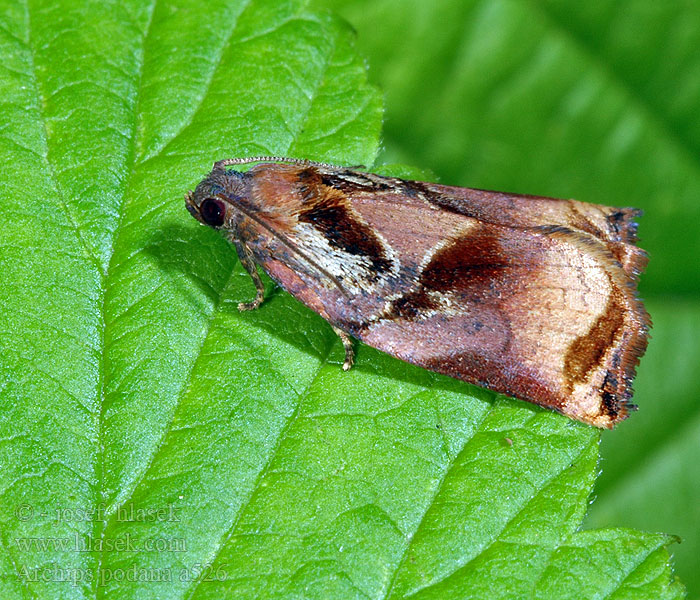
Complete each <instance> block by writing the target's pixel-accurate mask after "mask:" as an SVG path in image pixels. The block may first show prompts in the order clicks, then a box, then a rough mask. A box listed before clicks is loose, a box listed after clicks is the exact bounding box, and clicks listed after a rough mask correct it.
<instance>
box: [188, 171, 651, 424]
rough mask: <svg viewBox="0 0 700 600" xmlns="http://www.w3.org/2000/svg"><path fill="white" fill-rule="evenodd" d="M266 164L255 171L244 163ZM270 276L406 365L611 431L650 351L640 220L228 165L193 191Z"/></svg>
mask: <svg viewBox="0 0 700 600" xmlns="http://www.w3.org/2000/svg"><path fill="white" fill-rule="evenodd" d="M253 162H255V163H262V164H258V165H256V166H254V167H252V168H251V169H250V170H248V171H246V172H238V171H235V170H227V168H226V167H228V166H230V165H239V164H246V163H253ZM186 205H187V208H188V210H189V211H190V213H192V215H193V216H194V217H195V218H196V219H198V220H199V221H201V222H202V223H204V224H206V225H209V226H211V227H214V228H216V229H222V230H224V231H225V232H226V233H227V234H228V236H229V238H230V239H231V241H232V242H233V243H234V244H235V246H236V250H237V251H238V255H239V257H240V259H241V263H242V264H243V266H244V267H245V269H246V270H247V271H248V273H250V275H251V277H252V278H253V282H254V283H255V287H256V289H257V295H256V297H255V300H253V301H252V302H250V303H247V304H241V305H240V306H239V309H241V310H248V309H252V308H257V307H258V306H259V305H260V304H261V302H262V301H263V294H264V287H263V284H262V281H261V280H260V276H259V275H258V272H257V269H256V265H260V266H261V267H262V268H263V269H264V270H265V271H266V272H267V273H268V275H269V276H270V277H271V278H272V279H274V280H275V281H276V282H277V283H279V285H281V286H282V287H283V288H284V289H285V290H287V291H288V292H289V293H290V294H292V295H293V296H294V297H295V298H297V299H298V300H300V301H301V302H303V303H304V304H305V305H306V306H308V307H309V308H311V309H312V310H314V311H316V312H317V313H318V314H319V315H321V316H322V317H323V318H324V319H326V320H327V321H328V322H329V323H330V324H331V325H332V326H333V328H334V330H335V331H336V332H337V333H338V335H339V336H340V337H341V339H342V341H343V343H344V346H345V350H346V359H345V364H344V365H343V368H344V369H348V368H350V366H351V365H352V361H353V347H352V342H351V340H350V337H349V336H352V337H354V338H357V339H360V340H362V341H363V342H365V343H366V344H368V345H370V346H373V347H374V348H377V349H379V350H382V351H384V352H386V353H388V354H390V355H392V356H395V357H397V358H400V359H402V360H405V361H407V362H410V363H414V364H416V365H420V366H422V367H425V368H427V369H431V370H433V371H437V372H439V373H444V374H446V375H450V376H452V377H456V378H458V379H462V380H464V381H468V382H470V383H474V384H477V385H480V386H483V387H486V388H489V389H491V390H494V391H497V392H502V393H504V394H508V395H510V396H514V397H516V398H520V399H522V400H527V401H529V402H534V403H535V404H539V405H541V406H545V407H548V408H552V409H554V410H557V411H559V412H561V413H563V414H565V415H567V416H569V417H571V418H573V419H578V420H579V421H583V422H584V423H589V424H591V425H595V426H597V427H612V426H613V425H615V424H616V423H618V422H619V421H621V420H622V419H624V418H625V417H627V415H628V412H629V411H630V410H631V409H633V408H635V407H634V406H633V405H631V404H630V403H629V399H630V397H631V395H632V389H631V383H632V379H633V378H634V374H635V368H636V366H637V364H638V362H639V358H640V357H641V355H642V354H643V353H644V350H645V349H646V345H647V333H648V329H649V326H650V321H649V316H648V315H647V313H646V311H645V310H644V306H643V305H642V303H641V301H640V300H639V299H638V298H637V292H636V288H637V279H638V277H639V273H640V272H641V271H642V270H643V269H644V267H645V265H646V262H647V256H646V254H645V252H644V251H643V250H641V249H639V248H637V247H636V246H635V241H636V230H637V226H636V223H635V222H634V218H635V217H637V216H638V215H639V214H640V211H638V210H636V209H633V208H611V207H608V206H600V205H596V204H586V203H583V202H577V201H575V200H556V199H552V198H543V197H538V196H524V195H517V194H503V193H499V192H487V191H483V190H476V189H470V188H462V187H452V186H446V185H437V184H434V183H426V182H420V181H406V180H403V179H397V178H394V177H382V176H379V175H374V174H372V173H366V172H362V171H359V170H356V169H354V168H343V167H336V166H333V165H329V164H325V163H317V162H311V161H306V160H298V159H290V158H279V157H255V158H242V159H229V160H222V161H219V162H217V163H215V164H214V168H213V170H212V171H211V173H210V174H209V175H208V176H207V177H206V179H204V180H203V181H202V182H201V183H200V184H199V185H198V186H197V188H196V189H195V191H194V192H190V193H188V194H187V195H186Z"/></svg>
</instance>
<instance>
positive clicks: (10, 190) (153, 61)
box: [0, 0, 682, 599]
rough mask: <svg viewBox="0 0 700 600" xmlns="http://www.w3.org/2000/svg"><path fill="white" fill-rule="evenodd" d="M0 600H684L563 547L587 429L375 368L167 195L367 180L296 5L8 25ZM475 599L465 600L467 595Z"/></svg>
mask: <svg viewBox="0 0 700 600" xmlns="http://www.w3.org/2000/svg"><path fill="white" fill-rule="evenodd" d="M0 56H2V61H1V62H0V64H2V67H0V69H1V71H0V90H1V91H2V98H3V100H2V101H3V110H4V115H6V118H5V119H4V122H3V129H2V134H1V135H0V153H2V159H3V164H4V165H5V170H4V171H3V174H2V177H1V180H2V188H1V189H0V211H1V214H2V219H3V228H2V230H1V233H0V249H1V252H0V273H1V277H2V286H0V303H1V305H2V311H1V312H0V332H1V335H0V408H1V410H0V440H1V443H0V465H2V470H0V532H1V534H2V535H1V536H0V597H2V598H8V599H10V598H52V599H53V598H113V597H118V598H154V597H157V598H164V599H170V598H217V599H221V598H239V597H244V598H245V597H302V596H303V597H321V598H350V597H367V596H369V597H377V598H399V597H405V596H406V595H413V596H417V597H422V596H426V597H427V596H436V597H444V595H443V594H446V593H448V592H449V593H450V595H451V596H454V597H459V596H465V595H469V594H470V593H471V592H470V591H471V590H474V591H475V593H476V592H477V591H483V593H484V594H486V595H496V596H501V597H523V596H541V597H552V596H551V595H552V594H553V595H555V596H557V597H567V596H569V597H577V598H580V597H593V596H600V595H605V594H607V595H612V594H616V595H617V596H624V597H627V596H630V597H640V598H646V597H649V598H667V597H668V598H676V597H680V596H681V595H682V588H681V586H680V584H678V583H676V582H675V581H674V580H673V577H672V575H671V572H670V567H669V566H668V564H667V562H668V556H667V551H666V549H665V546H666V545H667V544H668V543H670V542H671V541H672V539H671V538H669V537H667V536H663V535H648V534H640V533H637V532H634V531H622V530H600V531H594V532H577V528H578V526H579V524H580V522H581V519H582V518H583V516H584V512H585V509H586V503H587V498H588V495H589V493H590V490H591V486H592V485H593V481H594V478H595V473H596V469H597V466H596V465H597V457H598V437H599V436H598V433H597V432H596V431H594V430H592V429H591V428H589V427H586V426H583V425H581V424H578V423H573V422H571V421H569V420H567V419H565V418H563V417H561V416H559V415H556V414H553V413H551V412H548V411H542V410H538V409H537V408H535V407H533V406H530V405H526V404H524V403H521V402H517V401H513V400H508V399H504V398H497V399H494V396H493V394H490V393H488V392H485V391H483V390H478V389H476V388H472V387H470V386H467V385H465V384H463V383H461V382H458V381H455V380H451V379H448V378H445V377H440V376H437V375H435V374H432V373H429V372H427V371H424V370H421V369H418V368H414V367H411V366H408V365H405V364H403V363H400V362H398V361H396V360H393V359H391V358H389V357H387V356H386V355H383V354H381V353H379V352H376V351H374V350H372V349H369V348H367V347H361V348H359V352H358V360H357V365H356V367H355V368H354V369H353V370H352V371H350V372H349V373H344V372H342V371H341V369H340V364H341V362H342V347H341V345H340V344H339V343H338V341H337V340H336V339H335V336H334V334H333V332H332V331H331V329H330V327H328V325H327V324H326V323H325V322H323V320H322V319H321V318H320V317H318V316H317V315H315V314H313V313H312V312H310V311H309V310H307V309H306V308H304V307H303V306H301V305H300V304H299V303H298V302H296V301H294V300H293V299H292V298H291V297H290V296H289V295H288V294H286V293H284V292H282V291H280V290H279V289H273V287H272V286H271V285H270V284H269V281H268V288H269V289H268V294H267V296H268V298H267V300H266V302H265V304H264V305H263V306H262V307H261V308H260V309H259V310H258V311H255V312H254V313H243V314H241V313H239V312H238V311H237V309H236V306H237V303H238V302H239V301H242V300H246V299H249V298H250V297H251V294H252V292H253V287H252V284H251V282H250V280H249V277H248V276H247V275H246V274H245V273H244V271H243V270H242V269H241V267H240V265H239V264H238V261H237V260H236V258H235V253H234V252H233V249H232V248H231V247H230V246H229V244H228V243H227V242H225V241H224V240H223V239H222V238H221V237H220V236H219V235H218V234H217V233H216V232H214V231H212V230H210V229H209V228H205V227H200V226H199V225H198V224H197V223H196V222H195V221H194V220H193V219H192V218H191V217H190V216H189V214H188V213H187V212H186V210H185V209H184V203H183V200H182V196H183V194H184V192H185V191H186V190H187V189H188V188H191V187H192V186H194V185H195V184H196V183H197V181H198V180H199V179H200V178H201V177H202V176H203V175H204V174H205V173H206V171H207V170H208V169H209V167H210V165H211V162H212V161H213V160H214V159H218V158H222V157H226V156H244V155H254V154H286V155H292V156H305V157H309V158H318V159H323V160H328V161H336V162H338V163H343V164H362V163H364V164H372V162H373V161H374V158H375V155H376V152H377V148H378V136H379V128H380V121H381V102H380V100H379V94H378V92H377V91H376V90H375V89H374V88H372V87H370V86H369V85H368V84H367V82H366V75H365V69H364V66H363V62H362V60H361V59H360V58H359V57H358V55H357V54H356V53H355V51H354V49H353V36H352V35H351V33H350V32H349V30H348V28H347V27H345V26H344V25H343V24H341V23H340V22H339V21H338V20H336V19H335V18H333V17H331V16H329V15H327V14H325V13H320V12H317V11H313V10H309V9H308V8H307V7H306V3H305V2H303V1H298V2H286V3H272V2H269V1H263V0H258V1H255V0H250V1H248V2H214V3H206V5H204V4H203V3H200V2H195V1H194V0H179V1H178V2H164V1H161V2H158V3H156V2H150V3H148V2H143V1H136V0H131V1H124V0H120V1H119V2H117V1H116V0H115V1H113V2H100V3H83V2H74V1H68V0H63V1H59V2H55V3H40V2H30V1H29V0H25V1H20V2H12V3H4V4H2V5H0ZM482 595H483V594H482Z"/></svg>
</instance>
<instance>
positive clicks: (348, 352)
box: [331, 325, 355, 371]
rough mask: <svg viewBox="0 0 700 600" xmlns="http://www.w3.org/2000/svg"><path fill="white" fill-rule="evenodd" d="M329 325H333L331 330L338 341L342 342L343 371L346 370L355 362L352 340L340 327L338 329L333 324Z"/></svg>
mask: <svg viewBox="0 0 700 600" xmlns="http://www.w3.org/2000/svg"><path fill="white" fill-rule="evenodd" d="M331 327H333V331H335V332H336V333H337V334H338V337H339V338H340V341H341V342H343V348H345V362H344V363H343V371H347V370H349V369H350V367H352V363H353V362H355V349H354V348H353V345H352V340H351V339H350V336H349V335H348V334H347V333H345V332H344V331H343V330H342V329H338V328H337V327H335V326H333V325H331Z"/></svg>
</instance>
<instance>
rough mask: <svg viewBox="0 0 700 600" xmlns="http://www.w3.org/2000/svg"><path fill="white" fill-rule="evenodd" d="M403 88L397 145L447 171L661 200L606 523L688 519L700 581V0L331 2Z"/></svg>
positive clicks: (614, 441)
mask: <svg viewBox="0 0 700 600" xmlns="http://www.w3.org/2000/svg"><path fill="white" fill-rule="evenodd" d="M319 3H320V4H322V5H324V6H327V7H331V8H333V9H334V10H337V11H338V12H340V13H341V14H342V15H343V16H345V17H346V18H347V19H348V20H349V21H350V22H351V23H352V24H353V26H354V27H355V28H356V30H357V32H358V45H359V47H360V48H361V50H363V51H364V52H365V54H366V55H367V57H368V61H369V66H370V79H371V80H372V81H374V82H376V83H378V84H379V85H380V87H381V88H382V89H383V90H384V92H385V95H386V113H385V124H384V138H383V139H384V153H383V155H381V156H380V158H379V161H380V162H381V160H382V158H384V159H386V160H388V161H394V160H400V161H403V162H406V163H409V164H417V165H421V167H424V168H429V169H432V170H433V171H434V172H435V173H436V174H437V175H438V176H439V177H440V181H441V182H442V183H447V184H454V185H466V186H471V187H480V188H486V189H497V190H504V191H511V192H521V193H532V194H542V195H546V196H555V197H563V198H576V199H578V200H585V201H588V202H596V203H602V204H609V205H613V206H637V207H640V208H642V209H644V212H645V214H644V216H643V217H642V218H641V220H640V237H641V242H640V244H641V245H642V246H643V247H644V248H645V249H646V250H648V252H649V254H650V256H651V260H650V263H649V267H648V270H647V272H646V274H645V275H644V276H643V278H642V283H641V294H642V296H643V297H644V299H645V300H646V301H647V306H648V309H649V311H650V313H651V315H652V319H653V321H654V329H653V331H652V339H651V343H650V346H649V350H648V352H647V355H646V356H645V358H644V359H643V361H642V363H641V366H640V369H639V376H638V379H637V383H636V386H635V389H636V395H635V402H636V403H637V404H638V405H639V406H640V410H639V412H638V413H637V414H634V415H632V416H631V418H630V419H628V421H626V422H625V423H623V424H622V425H621V426H620V427H619V428H618V429H617V430H616V431H613V432H606V433H604V435H603V442H602V450H601V454H602V459H601V463H600V468H601V469H602V474H601V476H600V478H599V479H598V481H597V483H596V487H595V496H596V500H595V502H594V503H593V505H592V507H591V510H590V513H589V516H588V519H587V525H588V526H596V527H600V526H608V525H615V524H624V525H629V526H631V527H638V528H641V529H645V530H657V531H666V532H670V533H675V534H678V535H679V536H681V538H682V540H683V541H682V543H681V544H680V545H678V546H674V547H672V548H671V551H672V553H673V554H674V557H675V564H676V568H677V572H678V574H679V575H680V576H681V579H682V580H683V581H684V582H685V583H686V585H687V586H688V591H689V595H690V597H700V568H699V567H700V460H699V459H700V377H698V372H699V371H700V2H698V1H696V0H683V1H675V0H674V1H670V2H657V1H656V0H622V1H620V0H603V1H596V2H577V1H575V0H488V1H481V0H436V1H433V2H424V1H422V0H400V1H395V0H342V1H341V0H324V1H319Z"/></svg>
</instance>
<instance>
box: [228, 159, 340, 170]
mask: <svg viewBox="0 0 700 600" xmlns="http://www.w3.org/2000/svg"><path fill="white" fill-rule="evenodd" d="M255 162H279V163H287V164H292V165H306V166H310V167H329V168H332V169H337V168H338V165H332V164H331V163H324V162H316V161H315V160H307V159H305V158H287V157H284V156H250V157H245V158H225V159H223V160H217V161H216V162H215V163H214V168H215V169H223V168H225V167H229V166H231V165H247V164H249V163H255Z"/></svg>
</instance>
